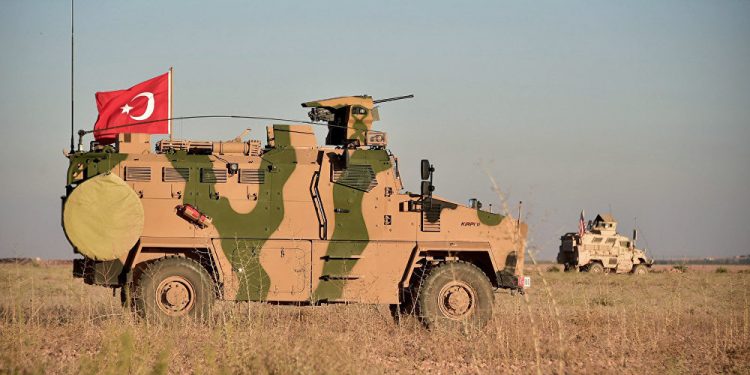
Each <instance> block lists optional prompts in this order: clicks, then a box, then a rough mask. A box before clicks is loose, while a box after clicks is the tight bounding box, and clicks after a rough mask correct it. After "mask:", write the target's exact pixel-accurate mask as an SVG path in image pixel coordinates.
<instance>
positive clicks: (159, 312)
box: [133, 257, 216, 321]
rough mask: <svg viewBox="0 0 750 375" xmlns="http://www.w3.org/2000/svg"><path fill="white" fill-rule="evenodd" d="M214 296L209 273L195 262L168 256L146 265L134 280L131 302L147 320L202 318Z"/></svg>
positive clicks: (207, 313) (205, 317) (207, 312)
mask: <svg viewBox="0 0 750 375" xmlns="http://www.w3.org/2000/svg"><path fill="white" fill-rule="evenodd" d="M215 299H216V294H215V293H214V290H213V282H212V280H211V276H210V275H209V274H208V272H206V270H205V269H204V268H203V267H202V266H201V265H200V264H199V263H197V262H195V261H193V260H190V259H187V258H182V257H168V258H163V259H161V260H158V261H155V262H151V263H149V264H148V265H147V266H146V269H145V270H144V271H143V273H142V274H141V276H140V277H139V278H138V280H137V281H136V283H135V288H134V293H133V302H134V304H133V306H134V308H135V311H136V312H137V313H138V314H139V315H140V316H141V317H143V318H145V319H147V320H154V321H173V320H179V319H181V318H185V317H191V318H193V319H197V320H206V319H208V317H209V316H210V312H211V306H212V305H213V302H214V300H215Z"/></svg>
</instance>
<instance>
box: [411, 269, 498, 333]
mask: <svg viewBox="0 0 750 375" xmlns="http://www.w3.org/2000/svg"><path fill="white" fill-rule="evenodd" d="M493 302H494V294H493V292H492V283H490V280H489V279H488V278H487V275H485V274H484V272H482V270H481V269H479V268H478V267H477V266H475V265H473V264H471V263H466V262H447V263H442V264H440V265H438V266H436V267H433V268H431V269H430V270H429V271H428V272H427V273H426V274H425V277H424V282H423V283H422V286H421V288H420V289H419V291H418V295H417V296H416V301H415V303H416V312H417V316H418V317H419V318H420V320H421V321H422V322H423V323H424V324H425V325H427V327H429V328H477V329H478V328H482V327H484V326H485V325H486V324H487V322H489V320H490V319H491V318H492V305H493Z"/></svg>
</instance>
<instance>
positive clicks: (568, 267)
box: [564, 264, 578, 272]
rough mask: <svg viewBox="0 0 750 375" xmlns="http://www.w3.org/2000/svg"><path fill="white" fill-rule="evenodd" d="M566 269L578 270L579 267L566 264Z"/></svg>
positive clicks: (566, 270)
mask: <svg viewBox="0 0 750 375" xmlns="http://www.w3.org/2000/svg"><path fill="white" fill-rule="evenodd" d="M564 270H565V272H578V267H577V266H574V265H572V264H566V265H565V268H564Z"/></svg>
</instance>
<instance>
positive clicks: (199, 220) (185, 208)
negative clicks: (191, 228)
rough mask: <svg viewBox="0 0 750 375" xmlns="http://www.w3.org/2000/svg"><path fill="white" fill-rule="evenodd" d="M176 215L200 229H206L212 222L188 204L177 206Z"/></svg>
mask: <svg viewBox="0 0 750 375" xmlns="http://www.w3.org/2000/svg"><path fill="white" fill-rule="evenodd" d="M177 214H178V215H180V216H181V217H182V218H183V219H185V220H187V221H189V222H191V223H193V224H195V225H197V226H199V227H201V228H205V227H207V226H208V225H209V224H211V221H212V219H211V218H210V217H208V216H206V215H204V214H202V213H201V212H200V211H198V209H197V208H195V207H193V206H192V205H189V204H183V205H180V206H177Z"/></svg>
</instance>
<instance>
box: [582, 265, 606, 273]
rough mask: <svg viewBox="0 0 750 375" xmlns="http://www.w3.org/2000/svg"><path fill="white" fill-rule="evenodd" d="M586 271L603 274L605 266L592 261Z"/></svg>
mask: <svg viewBox="0 0 750 375" xmlns="http://www.w3.org/2000/svg"><path fill="white" fill-rule="evenodd" d="M586 272H588V273H594V274H602V273H604V266H602V265H601V264H599V263H591V264H589V265H588V267H586Z"/></svg>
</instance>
